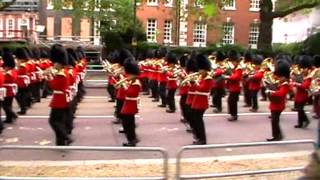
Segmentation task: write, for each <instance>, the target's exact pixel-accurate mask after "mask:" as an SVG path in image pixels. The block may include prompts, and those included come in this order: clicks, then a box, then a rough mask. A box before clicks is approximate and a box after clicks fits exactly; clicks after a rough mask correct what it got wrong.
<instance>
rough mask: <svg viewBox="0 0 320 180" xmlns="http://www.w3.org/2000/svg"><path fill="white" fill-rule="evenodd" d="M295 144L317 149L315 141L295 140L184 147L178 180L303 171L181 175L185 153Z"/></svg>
mask: <svg viewBox="0 0 320 180" xmlns="http://www.w3.org/2000/svg"><path fill="white" fill-rule="evenodd" d="M295 144H312V145H313V147H314V149H317V145H316V143H315V141H313V140H295V141H277V142H253V143H237V144H213V145H201V146H192V145H191V146H184V147H182V148H181V149H180V150H179V152H178V154H177V159H176V179H177V180H181V179H206V178H222V177H234V176H247V175H258V174H271V173H282V172H290V171H298V170H302V169H303V167H289V168H281V169H269V170H255V171H239V172H228V173H214V174H195V175H182V174H181V159H182V154H183V152H185V151H190V150H201V149H218V148H239V147H254V146H273V145H279V146H280V145H295Z"/></svg>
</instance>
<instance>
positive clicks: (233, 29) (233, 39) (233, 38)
mask: <svg viewBox="0 0 320 180" xmlns="http://www.w3.org/2000/svg"><path fill="white" fill-rule="evenodd" d="M227 24H230V25H232V27H233V28H232V42H231V43H229V44H234V43H235V42H234V41H235V27H234V24H233V23H227ZM224 37H225V32H224V25H223V39H222V44H227V43H225V42H224Z"/></svg>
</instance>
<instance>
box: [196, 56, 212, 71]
mask: <svg viewBox="0 0 320 180" xmlns="http://www.w3.org/2000/svg"><path fill="white" fill-rule="evenodd" d="M196 59H197V64H198V68H199V69H203V70H207V71H210V70H211V63H210V61H209V60H208V58H207V57H206V56H204V55H203V54H199V55H197V57H196Z"/></svg>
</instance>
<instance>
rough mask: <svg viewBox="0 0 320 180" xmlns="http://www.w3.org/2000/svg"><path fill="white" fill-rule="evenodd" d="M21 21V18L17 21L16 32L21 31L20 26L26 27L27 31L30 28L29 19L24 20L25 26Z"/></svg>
mask: <svg viewBox="0 0 320 180" xmlns="http://www.w3.org/2000/svg"><path fill="white" fill-rule="evenodd" d="M22 20H23V19H21V18H19V19H18V30H21V26H22V25H26V26H27V29H28V30H29V29H30V27H29V24H30V22H29V19H28V18H26V19H25V20H26V24H22Z"/></svg>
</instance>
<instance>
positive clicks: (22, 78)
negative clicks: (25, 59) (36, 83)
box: [17, 63, 30, 88]
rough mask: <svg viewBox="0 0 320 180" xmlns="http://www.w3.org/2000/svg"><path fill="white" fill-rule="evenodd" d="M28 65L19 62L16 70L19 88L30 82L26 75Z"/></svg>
mask: <svg viewBox="0 0 320 180" xmlns="http://www.w3.org/2000/svg"><path fill="white" fill-rule="evenodd" d="M28 72H29V67H28V66H27V64H26V63H21V64H20V66H19V68H18V70H17V74H18V79H17V84H18V87H19V88H25V87H27V86H28V85H29V84H30V77H29V76H28Z"/></svg>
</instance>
